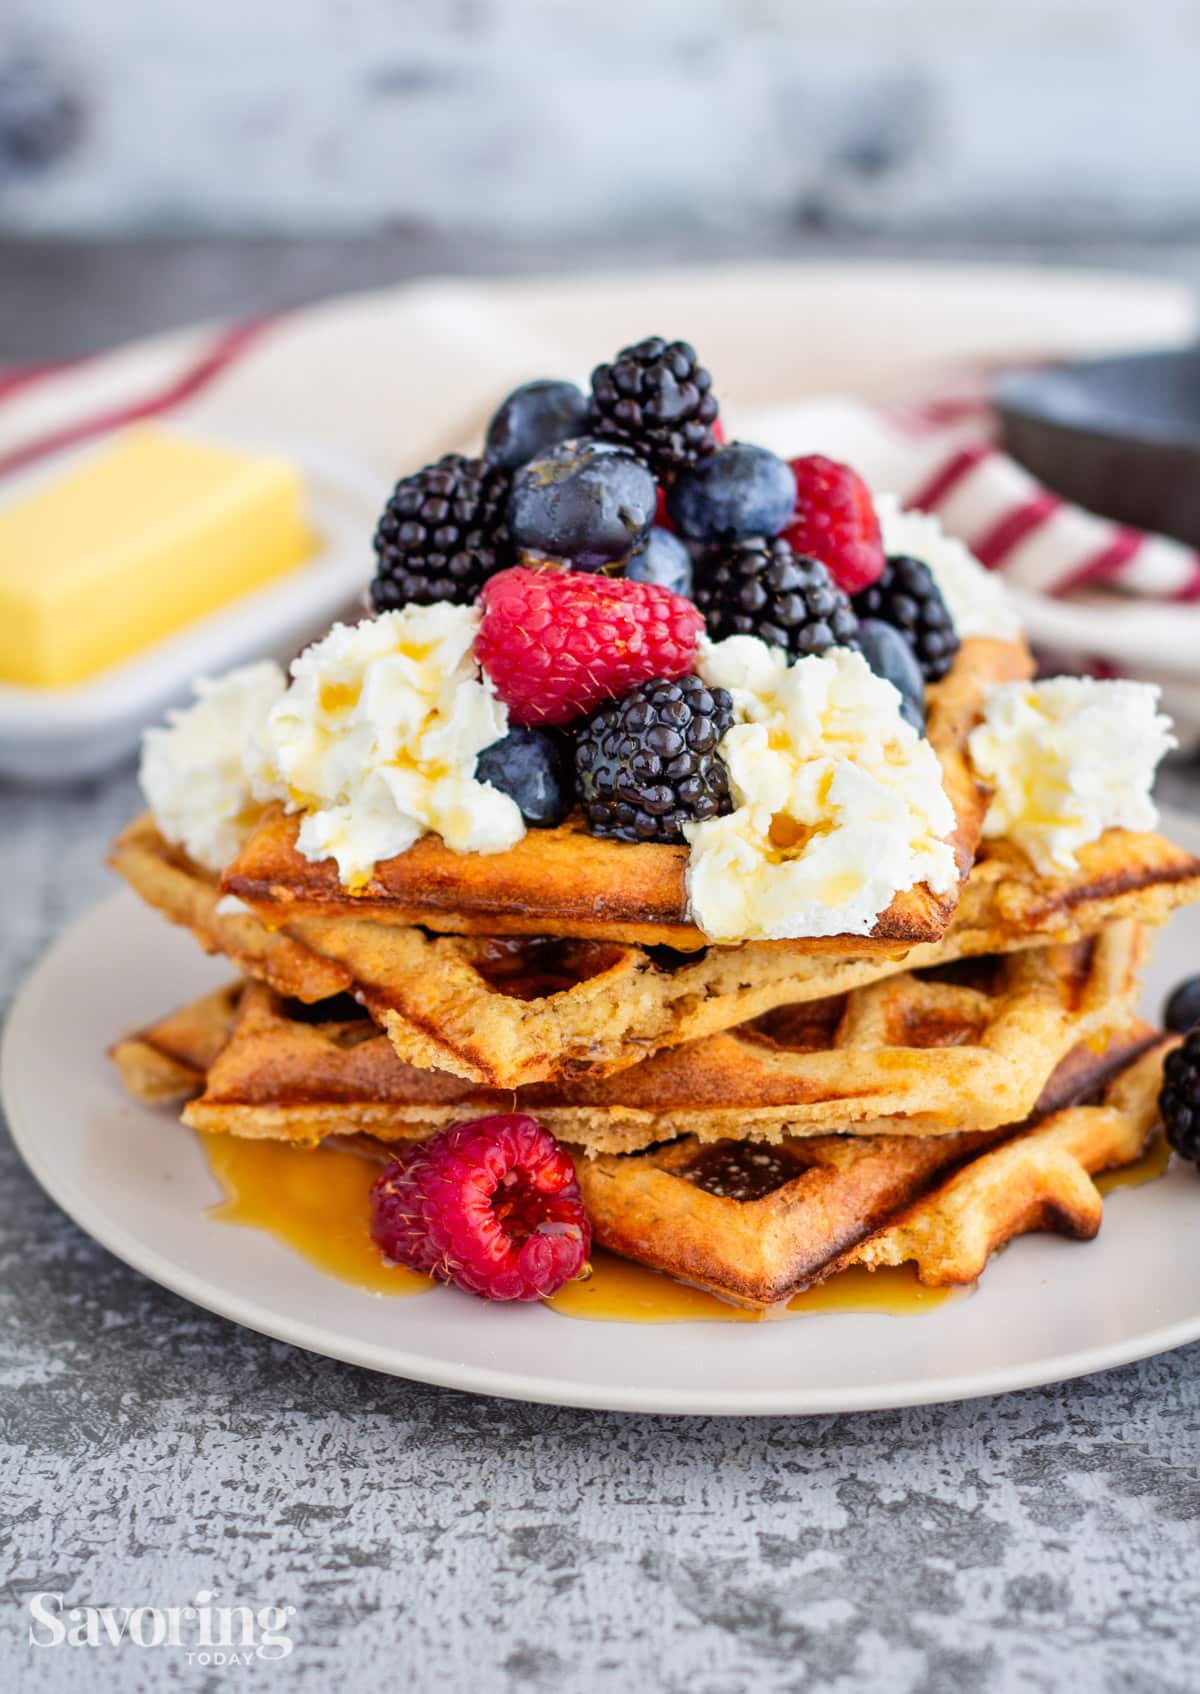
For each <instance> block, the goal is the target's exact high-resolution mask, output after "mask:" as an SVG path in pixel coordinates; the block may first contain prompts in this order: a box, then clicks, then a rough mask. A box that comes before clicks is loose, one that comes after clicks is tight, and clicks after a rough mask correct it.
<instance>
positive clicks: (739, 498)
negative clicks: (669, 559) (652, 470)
mask: <svg viewBox="0 0 1200 1694" xmlns="http://www.w3.org/2000/svg"><path fill="white" fill-rule="evenodd" d="M795 507H796V479H795V477H794V476H793V475H792V471H791V466H790V465H787V464H785V463H784V461H783V460H782V459H779V458H777V457H776V456H775V454H774V453H768V451H767V449H766V448H765V447H748V446H746V444H745V443H744V442H741V441H735V442H734V443H733V444H732V446H729V447H722V448H721V450H720V452H718V453H713V454H710V456H709V457H708V458H707V459H701V461H700V463H699V464H698V465H693V466H692V467H691V468H690V469H688V470H685V471H681V472H680V474H679V476H677V477H676V479H675V482H674V484H673V485H672V487H671V492H670V493H669V494H668V495H667V510H668V511H669V512H670V514H671V517H672V518H673V519H674V521H675V523H676V524H677V525H678V526H679V528H680V530H681V531H682V532H683V534H684V535H686V536H689V537H690V538H691V539H692V540H694V541H740V540H742V539H743V538H744V537H746V536H750V535H778V534H779V531H780V530H781V529H782V528H783V526H784V524H785V523H786V522H787V521H788V519H789V518H790V517H791V515H792V513H793V511H794V510H795Z"/></svg>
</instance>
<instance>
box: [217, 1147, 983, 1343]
mask: <svg viewBox="0 0 1200 1694" xmlns="http://www.w3.org/2000/svg"><path fill="white" fill-rule="evenodd" d="M200 1141H201V1144H202V1145H203V1147H204V1150H205V1153H206V1155H207V1158H208V1164H209V1169H210V1170H211V1171H212V1173H213V1175H214V1176H215V1177H216V1179H217V1181H218V1183H219V1184H220V1186H221V1188H222V1189H223V1190H224V1193H225V1199H224V1200H222V1201H220V1202H219V1203H218V1204H217V1205H216V1206H214V1207H213V1209H212V1212H211V1216H212V1217H214V1218H216V1219H217V1220H218V1221H220V1222H222V1223H235V1224H242V1225H244V1226H245V1227H247V1228H250V1229H261V1230H264V1231H266V1233H267V1234H268V1235H272V1236H274V1238H275V1239H276V1240H277V1241H279V1242H282V1244H283V1245H284V1246H285V1247H290V1248H291V1249H292V1251H293V1252H295V1253H299V1254H300V1256H301V1258H304V1259H307V1260H308V1262H309V1263H310V1264H311V1265H315V1266H316V1268H317V1269H318V1270H322V1271H324V1272H325V1273H326V1274H327V1275H329V1276H334V1277H337V1279H338V1280H339V1281H340V1282H346V1283H349V1284H351V1285H352V1286H353V1287H355V1288H361V1289H365V1290H366V1291H367V1292H368V1293H371V1294H392V1295H397V1294H424V1293H427V1292H428V1291H429V1289H431V1288H432V1287H434V1286H435V1284H434V1283H433V1282H432V1281H431V1280H430V1278H429V1277H426V1276H420V1275H418V1274H417V1272H415V1271H410V1270H405V1269H404V1268H403V1267H402V1266H400V1265H389V1264H388V1263H387V1262H386V1261H385V1260H384V1259H383V1258H382V1257H381V1256H380V1253H379V1249H378V1248H377V1247H376V1246H375V1243H374V1242H373V1241H372V1240H371V1232H370V1227H369V1221H368V1220H369V1208H368V1196H369V1194H370V1190H371V1184H372V1183H373V1182H374V1180H375V1178H376V1176H377V1175H378V1174H379V1171H380V1168H381V1165H382V1163H383V1157H384V1156H381V1153H380V1150H379V1148H378V1146H377V1145H365V1146H364V1145H355V1144H354V1143H352V1142H346V1143H344V1144H341V1145H333V1144H330V1143H328V1142H326V1143H325V1144H324V1145H322V1146H320V1147H311V1148H310V1147H304V1146H298V1145H295V1144H293V1143H289V1142H286V1141H254V1140H248V1139H245V1138H242V1137H239V1136H235V1135H223V1134H212V1135H201V1136H200ZM591 1264H592V1270H591V1275H590V1276H588V1277H586V1278H583V1279H581V1280H580V1281H578V1282H573V1283H569V1284H568V1285H567V1287H566V1288H564V1289H562V1290H561V1291H560V1292H559V1293H558V1294H556V1295H555V1296H554V1297H553V1299H551V1300H548V1301H547V1302H546V1304H547V1305H548V1306H549V1307H550V1308H551V1309H552V1310H553V1311H556V1312H558V1313H561V1314H562V1315H563V1316H565V1317H575V1318H588V1319H592V1320H596V1321H600V1322H608V1323H695V1322H703V1321H707V1322H717V1323H759V1322H762V1321H763V1318H764V1316H765V1314H764V1313H762V1312H757V1311H748V1310H746V1309H745V1308H743V1307H740V1306H731V1305H730V1304H729V1303H728V1302H727V1301H724V1300H718V1299H717V1298H716V1296H715V1295H713V1294H706V1293H705V1292H704V1290H703V1289H701V1288H691V1287H689V1286H688V1285H687V1284H685V1283H681V1282H675V1281H674V1280H673V1279H672V1278H670V1277H667V1276H660V1275H659V1274H658V1273H657V1272H655V1271H652V1270H647V1269H646V1268H645V1266H643V1265H635V1264H633V1263H631V1262H630V1261H629V1260H627V1259H620V1258H618V1257H617V1256H616V1255H615V1254H613V1253H606V1252H605V1251H604V1250H603V1249H602V1248H601V1249H597V1250H596V1251H595V1252H594V1253H593V1254H592V1260H591ZM965 1292H969V1291H968V1290H964V1289H961V1288H924V1287H922V1285H921V1284H920V1283H919V1282H918V1281H917V1279H916V1277H915V1275H914V1274H913V1273H912V1272H911V1270H909V1268H908V1267H907V1266H905V1267H902V1268H901V1269H899V1270H879V1271H865V1270H857V1269H855V1270H849V1271H843V1272H842V1273H841V1275H840V1276H836V1277H833V1278H831V1279H830V1281H829V1282H827V1283H825V1284H824V1285H823V1286H821V1287H820V1288H813V1289H810V1290H809V1291H808V1293H806V1294H798V1295H797V1296H796V1297H795V1299H793V1300H792V1301H790V1302H789V1304H788V1305H787V1306H786V1308H784V1313H785V1314H791V1313H803V1312H829V1311H841V1312H893V1313H907V1312H921V1311H925V1310H928V1309H931V1308H932V1307H934V1306H940V1305H942V1304H943V1303H944V1302H945V1301H947V1300H952V1299H955V1298H957V1297H960V1296H961V1295H962V1294H963V1293H965ZM774 1315H776V1314H772V1316H774Z"/></svg>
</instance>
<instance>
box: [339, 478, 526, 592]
mask: <svg viewBox="0 0 1200 1694" xmlns="http://www.w3.org/2000/svg"><path fill="white" fill-rule="evenodd" d="M507 498H508V478H507V477H506V476H504V474H503V473H502V472H500V471H496V470H493V469H491V468H490V467H489V466H487V465H485V464H484V463H483V461H482V460H481V459H464V458H463V456H462V454H461V453H447V454H446V455H445V457H444V458H441V459H439V460H438V462H437V464H436V465H426V467H425V469H424V470H421V471H417V473H416V474H415V475H414V476H406V477H402V478H401V480H400V481H399V482H398V483H397V484H396V486H395V488H394V489H393V491H392V497H391V499H390V500H389V501H388V503H387V505H386V506H385V507H384V510H383V516H382V517H381V518H380V520H379V527H378V528H377V529H376V531H375V552H376V554H377V555H378V564H377V565H376V568H375V580H374V582H373V583H372V584H371V602H372V604H373V605H374V607H375V610H376V611H377V612H390V611H396V610H398V609H399V608H400V607H401V606H407V605H418V606H429V605H432V604H433V603H434V602H435V601H438V600H456V601H459V602H460V603H463V604H466V603H468V602H470V601H471V600H473V599H474V598H475V596H476V595H477V594H478V593H479V590H480V589H481V588H482V587H483V585H484V583H485V582H486V581H487V579H488V577H489V576H491V575H492V574H493V572H495V571H497V570H500V569H501V568H502V567H503V566H504V565H506V564H508V563H509V562H510V559H511V552H510V549H509V545H508V533H507V531H506V529H505V527H504V505H505V501H506V500H507Z"/></svg>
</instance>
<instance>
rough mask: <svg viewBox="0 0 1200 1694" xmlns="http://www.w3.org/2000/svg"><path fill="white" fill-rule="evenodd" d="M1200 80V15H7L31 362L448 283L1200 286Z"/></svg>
mask: <svg viewBox="0 0 1200 1694" xmlns="http://www.w3.org/2000/svg"><path fill="white" fill-rule="evenodd" d="M1198 73H1200V4H1197V0H966V3H964V0H605V3H604V4H581V3H575V0H190V3H185V0H0V290H3V308H2V309H0V357H7V358H13V357H17V358H20V357H39V356H45V355H53V354H56V353H59V352H75V351H81V350H85V349H86V348H89V347H92V346H95V345H99V344H101V343H103V342H105V341H111V340H114V339H118V338H120V337H122V336H124V335H128V334H132V333H136V332H137V331H138V330H143V329H148V328H154V327H158V326H159V325H160V324H163V323H168V322H182V321H185V320H186V319H187V318H189V317H196V316H208V315H214V314H219V313H224V312H229V311H236V310H245V309H254V308H256V307H259V306H275V305H280V304H286V303H289V302H290V301H294V300H300V299H306V298H310V297H312V296H314V295H317V294H323V293H328V292H331V291H336V290H337V289H339V288H343V287H354V286H362V285H368V284H373V283H379V282H387V281H392V280H397V279H400V278H403V277H406V276H413V275H422V274H430V273H431V272H448V271H450V272H460V273H461V272H480V271H518V272H525V273H540V272H542V271H547V270H553V271H561V270H579V269H589V268H596V267H604V266H612V265H621V266H639V265H647V264H650V265H652V264H658V263H662V262H664V261H670V260H678V259H685V260H687V259H705V258H728V257H733V256H736V257H754V256H767V257H771V256H788V257H791V256H796V255H805V254H809V253H820V254H828V253H830V252H833V253H836V254H839V255H840V254H842V253H846V252H873V253H880V252H883V253H888V254H891V253H901V254H904V255H910V256H914V257H926V256H950V255H952V256H956V257H958V256H964V255H967V256H979V257H987V256H992V257H994V256H996V255H997V254H1000V255H1001V256H1003V255H1005V254H1011V255H1013V256H1015V257H1028V256H1030V255H1032V256H1034V257H1036V258H1048V259H1061V258H1067V259H1082V260H1085V261H1093V262H1101V263H1118V264H1125V265H1128V264H1130V263H1132V264H1134V265H1136V266H1138V267H1139V268H1147V269H1165V270H1172V271H1174V272H1175V273H1176V274H1184V275H1187V276H1189V277H1192V278H1200V165H1198V163H1197V149H1196V145H1195V140H1194V134H1193V130H1194V111H1195V89H1196V86H1197V83H1198V82H1200V74H1198ZM1143 255H1145V256H1144V257H1143Z"/></svg>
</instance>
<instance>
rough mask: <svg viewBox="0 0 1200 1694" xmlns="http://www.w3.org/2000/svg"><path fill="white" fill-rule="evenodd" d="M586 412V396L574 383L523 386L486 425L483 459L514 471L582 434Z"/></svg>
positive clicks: (585, 422)
mask: <svg viewBox="0 0 1200 1694" xmlns="http://www.w3.org/2000/svg"><path fill="white" fill-rule="evenodd" d="M587 410H588V402H587V395H586V394H584V392H583V390H582V389H579V388H576V386H575V384H574V383H573V382H556V381H552V380H550V379H543V380H542V381H540V382H526V383H522V385H521V387H520V388H514V389H513V391H512V393H511V394H510V395H509V397H508V399H507V400H505V401H504V402H503V404H502V405H501V406H500V408H499V409H498V411H497V412H496V415H495V417H494V418H493V419H492V421H491V423H490V424H489V425H488V431H487V441H486V445H485V449H484V457H485V458H486V459H487V461H488V463H489V464H490V465H498V466H499V467H500V469H501V470H506V471H515V470H517V469H518V468H519V467H520V466H521V465H527V464H528V463H529V461H530V459H536V458H537V456H538V454H539V453H544V452H546V451H547V449H548V448H550V447H557V446H558V444H559V442H560V441H569V440H570V439H571V437H572V436H575V435H582V434H583V432H584V429H585V428H586V425H587Z"/></svg>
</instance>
